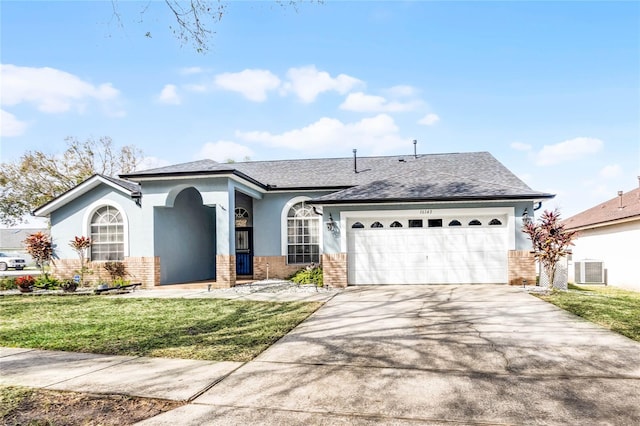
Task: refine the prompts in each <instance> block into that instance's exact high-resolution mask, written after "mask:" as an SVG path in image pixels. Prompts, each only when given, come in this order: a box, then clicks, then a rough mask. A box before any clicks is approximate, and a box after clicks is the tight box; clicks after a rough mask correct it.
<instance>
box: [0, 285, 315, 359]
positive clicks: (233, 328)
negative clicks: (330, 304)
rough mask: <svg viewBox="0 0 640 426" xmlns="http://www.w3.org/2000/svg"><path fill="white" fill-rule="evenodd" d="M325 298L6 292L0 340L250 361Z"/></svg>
mask: <svg viewBox="0 0 640 426" xmlns="http://www.w3.org/2000/svg"><path fill="white" fill-rule="evenodd" d="M320 306H321V303H305V302H278V303H274V302H255V301H230V300H224V299H111V298H109V299H107V298H101V297H91V296H68V297H57V296H42V297H20V296H15V297H11V296H7V297H2V298H0V318H1V321H0V346H6V347H22V348H37V349H50V350H61V351H76V352H91V353H98V354H108V355H136V356H151V357H168V358H185V359H200V360H211V361H249V360H251V359H253V358H254V357H255V356H257V355H258V354H259V353H260V352H262V351H263V350H264V349H266V348H267V347H269V346H270V345H271V344H272V343H274V342H275V341H276V340H278V339H279V338H280V337H282V336H283V335H285V334H286V333H288V332H289V331H290V330H291V329H293V328H294V327H295V326H296V325H298V324H299V323H300V322H302V321H303V320H304V319H306V318H307V317H308V316H309V315H311V314H312V313H313V312H314V311H315V310H316V309H318V308H319V307H320Z"/></svg>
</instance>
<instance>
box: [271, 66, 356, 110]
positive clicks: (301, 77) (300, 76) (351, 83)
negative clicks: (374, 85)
mask: <svg viewBox="0 0 640 426" xmlns="http://www.w3.org/2000/svg"><path fill="white" fill-rule="evenodd" d="M287 79H288V81H287V82H286V83H285V84H284V85H283V88H282V89H283V93H290V92H293V93H294V94H295V95H296V96H297V97H298V98H299V99H300V100H301V101H302V102H305V103H311V102H313V101H315V100H316V98H317V97H318V95H319V94H321V93H324V92H328V91H335V92H338V93H340V94H341V95H343V94H345V93H348V92H349V91H350V90H352V89H353V88H354V87H356V86H359V85H361V84H363V82H362V81H361V80H358V79H357V78H355V77H351V76H348V75H346V74H340V75H338V76H337V77H335V78H334V77H331V75H330V74H329V73H328V72H326V71H318V70H317V69H316V67H315V66H314V65H309V66H306V67H300V68H289V70H288V71H287Z"/></svg>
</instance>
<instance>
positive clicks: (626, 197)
mask: <svg viewBox="0 0 640 426" xmlns="http://www.w3.org/2000/svg"><path fill="white" fill-rule="evenodd" d="M634 217H635V218H640V188H636V189H633V190H631V191H629V192H626V193H623V194H622V196H621V197H620V196H618V197H615V198H612V199H610V200H607V201H605V202H603V203H600V204H598V205H597V206H594V207H591V208H590V209H587V210H585V211H583V212H581V213H578V214H576V215H574V216H571V217H570V218H568V219H566V220H565V221H564V222H563V223H564V225H565V226H566V227H567V229H578V228H589V227H592V226H598V225H603V224H606V223H611V222H616V221H619V220H623V219H631V218H634Z"/></svg>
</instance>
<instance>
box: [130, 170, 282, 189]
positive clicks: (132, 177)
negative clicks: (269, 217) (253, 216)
mask: <svg viewBox="0 0 640 426" xmlns="http://www.w3.org/2000/svg"><path fill="white" fill-rule="evenodd" d="M230 174H231V175H235V176H238V177H240V178H242V179H244V180H246V181H247V182H250V183H252V184H254V185H257V186H259V187H260V188H262V189H268V188H269V185H265V184H264V183H262V182H259V181H257V180H255V179H254V178H252V177H250V176H248V175H246V174H244V173H242V172H240V171H238V170H235V169H234V170H201V171H191V172H172V173H139V174H136V173H129V174H126V175H120V177H121V178H123V179H130V180H133V181H135V179H136V178H137V179H140V180H144V179H146V178H167V179H171V178H172V177H176V176H180V177H189V176H207V175H214V176H216V175H230Z"/></svg>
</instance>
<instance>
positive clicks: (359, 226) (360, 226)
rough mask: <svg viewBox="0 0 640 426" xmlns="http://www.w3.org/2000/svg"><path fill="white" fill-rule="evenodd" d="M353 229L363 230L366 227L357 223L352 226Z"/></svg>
mask: <svg viewBox="0 0 640 426" xmlns="http://www.w3.org/2000/svg"><path fill="white" fill-rule="evenodd" d="M351 227H352V228H353V229H362V228H364V225H363V224H362V223H360V222H356V223H354V224H353V225H351Z"/></svg>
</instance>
